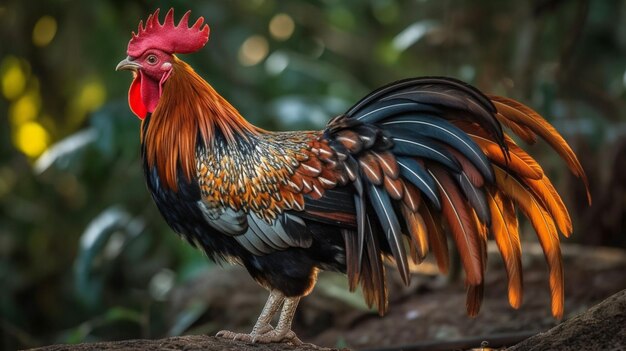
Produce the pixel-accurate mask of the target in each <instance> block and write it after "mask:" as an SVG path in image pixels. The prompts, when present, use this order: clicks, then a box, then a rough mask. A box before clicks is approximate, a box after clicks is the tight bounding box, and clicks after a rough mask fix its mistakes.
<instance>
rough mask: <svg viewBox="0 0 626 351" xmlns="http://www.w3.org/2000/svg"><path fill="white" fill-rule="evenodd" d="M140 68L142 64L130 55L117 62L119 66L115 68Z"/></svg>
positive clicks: (129, 69)
mask: <svg viewBox="0 0 626 351" xmlns="http://www.w3.org/2000/svg"><path fill="white" fill-rule="evenodd" d="M140 68H141V65H140V64H138V63H137V62H135V61H133V60H132V59H131V58H130V57H127V58H125V59H123V60H122V61H121V62H120V63H118V64H117V67H115V70H116V71H121V70H128V71H136V70H138V69H140Z"/></svg>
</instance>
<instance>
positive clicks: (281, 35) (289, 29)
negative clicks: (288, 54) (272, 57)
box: [270, 13, 295, 40]
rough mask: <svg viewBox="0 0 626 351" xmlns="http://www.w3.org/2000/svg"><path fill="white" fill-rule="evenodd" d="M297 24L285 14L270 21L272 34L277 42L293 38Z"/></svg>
mask: <svg viewBox="0 0 626 351" xmlns="http://www.w3.org/2000/svg"><path fill="white" fill-rule="evenodd" d="M294 29H295V24H294V22H293V19H291V17H290V16H289V15H287V14H285V13H279V14H277V15H276V16H274V17H273V18H272V20H271V21H270V34H271V35H272V37H274V39H276V40H287V39H289V38H291V35H292V34H293V30H294Z"/></svg>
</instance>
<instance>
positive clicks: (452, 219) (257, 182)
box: [119, 12, 584, 342]
mask: <svg viewBox="0 0 626 351" xmlns="http://www.w3.org/2000/svg"><path fill="white" fill-rule="evenodd" d="M172 16H173V15H172V13H171V12H170V13H168V15H167V16H166V20H165V23H164V24H163V25H161V24H159V22H158V18H157V17H158V13H155V15H154V16H153V17H151V18H149V19H148V21H147V22H146V26H145V28H144V27H142V26H141V25H140V29H139V32H138V35H135V36H133V39H132V40H131V43H130V44H129V50H128V52H129V58H128V59H126V60H125V61H123V62H122V63H120V66H119V67H120V68H122V69H124V68H126V69H132V70H134V71H135V72H136V74H135V81H134V82H133V85H132V86H131V91H130V104H131V108H132V110H133V111H134V112H135V113H136V114H137V115H138V116H139V117H140V118H142V119H143V123H142V133H141V134H142V135H141V139H142V157H143V163H144V170H145V173H146V178H147V183H148V188H149V189H150V191H151V193H152V196H153V198H154V200H155V202H156V204H157V206H158V208H159V210H160V211H161V214H162V215H163V217H164V218H165V219H166V221H167V223H168V224H169V225H170V226H171V227H172V228H173V229H174V230H175V231H176V232H177V233H179V234H181V235H182V236H183V237H184V238H185V239H187V240H188V241H189V242H190V243H192V244H193V245H195V246H197V247H199V248H200V249H202V250H204V251H205V252H206V253H207V255H208V256H209V257H210V258H212V259H214V260H226V261H231V262H236V263H239V264H242V265H243V266H244V267H245V268H246V269H247V270H248V272H249V273H250V274H251V275H252V277H253V278H254V279H255V280H256V281H257V282H259V283H260V284H261V285H262V286H264V287H265V288H267V289H268V290H270V292H271V294H270V298H269V300H268V303H267V305H266V306H265V308H264V310H263V313H262V314H261V316H260V317H259V321H258V322H257V325H256V326H255V328H254V330H253V331H252V333H250V334H235V333H232V332H221V333H220V335H222V336H225V337H235V338H242V339H246V340H250V341H261V342H274V341H294V342H295V341H297V338H296V337H295V335H294V334H293V332H291V331H290V324H291V319H292V317H293V313H294V311H295V308H296V305H297V303H298V300H299V298H300V297H302V296H305V295H307V294H308V293H309V292H310V291H311V289H312V288H313V286H314V284H315V281H316V276H317V272H318V271H319V270H332V271H338V272H343V273H346V274H347V275H348V280H349V285H350V288H351V289H354V288H356V286H357V285H359V284H360V285H361V287H362V288H363V292H364V295H365V299H366V301H367V302H368V304H370V305H376V306H377V308H378V310H379V311H380V312H381V313H382V312H384V311H385V310H386V308H387V306H386V304H387V289H386V278H385V265H384V264H383V261H384V257H391V258H393V259H394V261H395V264H396V265H397V268H398V270H399V272H400V275H401V277H402V278H403V280H404V281H405V282H408V281H409V279H410V277H409V269H408V260H409V259H412V260H414V261H415V262H417V263H419V262H421V260H422V259H423V258H424V257H425V256H426V254H427V253H428V252H429V251H432V252H433V253H434V254H435V257H436V259H437V262H438V264H439V267H440V269H441V270H442V271H443V272H445V271H446V270H447V265H448V246H447V239H446V235H445V229H448V230H449V232H450V233H451V234H452V238H453V239H454V242H455V243H456V245H457V247H458V251H459V253H460V256H461V262H462V264H463V267H464V269H465V272H466V283H467V285H468V305H467V307H468V312H469V313H470V314H475V313H477V312H478V309H479V307H480V300H481V298H482V287H483V283H484V279H483V274H484V270H485V259H486V240H487V237H488V236H492V237H493V238H494V239H495V241H496V243H497V244H498V247H499V248H500V251H501V253H502V256H503V259H504V262H505V265H506V269H507V273H508V276H509V301H510V303H511V305H512V306H514V307H518V306H519V305H520V303H521V299H522V271H521V268H522V267H521V259H520V255H521V249H520V240H519V235H518V224H517V214H516V207H515V205H517V208H518V209H519V210H520V211H521V212H522V213H524V214H525V215H526V216H527V217H528V218H529V219H530V221H531V223H532V225H533V227H534V228H535V230H536V232H537V234H538V238H539V240H540V243H541V245H542V247H543V249H544V252H545V254H546V259H547V262H548V266H549V268H550V287H551V291H552V312H553V314H554V315H555V316H561V315H562V313H563V272H562V266H561V253H560V249H559V238H558V231H557V228H558V230H560V231H561V232H562V233H563V234H564V235H569V234H570V233H571V231H572V226H571V220H570V218H569V215H568V213H567V209H566V208H565V206H564V204H563V202H562V201H561V199H560V197H559V195H558V193H557V192H556V190H555V189H554V187H553V186H552V184H551V183H550V180H549V179H548V178H547V177H546V176H545V175H544V174H543V170H542V169H541V167H540V166H539V165H538V164H537V163H536V162H535V160H534V159H533V158H532V157H531V156H529V155H528V154H527V153H526V152H524V151H523V150H522V149H521V148H520V147H519V146H517V144H516V143H515V142H514V141H513V140H512V139H511V138H510V137H509V136H508V135H507V134H505V133H504V132H503V130H502V125H504V126H506V127H508V128H509V129H510V130H511V131H512V132H514V133H515V134H516V135H517V136H519V137H520V138H521V139H522V140H524V141H525V142H529V143H534V142H535V141H536V139H537V136H539V137H541V138H542V139H545V140H546V141H547V142H549V143H550V145H551V146H553V147H554V149H555V150H556V151H557V152H558V153H559V154H560V155H561V156H562V157H563V158H564V159H565V161H566V162H567V164H568V166H569V167H570V169H571V170H572V172H573V173H574V174H575V175H577V176H579V177H582V178H583V179H584V173H583V170H582V168H581V166H580V164H579V163H578V160H577V159H576V156H575V155H574V154H573V152H572V151H571V149H570V148H569V146H568V145H567V143H566V142H565V141H564V140H563V139H562V137H561V136H560V135H559V134H558V133H557V132H556V130H554V128H552V127H551V126H550V125H549V124H548V123H547V122H546V121H545V120H544V119H543V118H541V116H539V115H538V114H536V113H535V112H534V111H532V110H531V109H529V108H528V107H526V106H524V105H522V104H520V103H517V102H515V101H513V100H509V99H505V98H500V97H487V96H485V95H483V94H482V93H481V92H480V91H478V90H477V89H475V88H473V87H471V86H469V85H466V84H464V83H462V82H460V81H457V80H453V79H449V78H436V77H429V78H416V79H408V80H404V81H400V82H396V83H393V84H390V85H388V86H386V87H383V88H381V89H379V90H377V91H375V92H373V93H371V94H370V95H368V96H366V97H365V98H364V99H362V100H361V101H360V102H359V103H357V104H356V105H355V106H354V107H352V108H351V109H350V110H348V111H347V112H346V113H345V114H343V115H340V116H338V117H336V118H334V119H333V120H331V121H330V122H329V124H328V125H327V127H326V128H325V129H324V130H322V131H308V132H301V131H298V132H269V131H264V130H261V129H259V128H256V127H254V126H252V125H251V124H249V123H248V122H246V121H245V120H244V119H243V118H242V117H241V116H240V115H239V113H238V112H237V110H236V109H235V108H233V107H232V106H231V105H230V104H229V103H228V102H227V101H226V100H224V99H223V98H222V97H221V96H219V94H217V93H216V92H215V91H214V90H213V89H212V88H211V87H210V86H209V84H208V83H206V82H205V81H204V80H203V79H202V78H200V77H199V76H198V75H197V74H196V73H195V72H194V71H193V69H191V68H190V67H189V66H188V65H187V64H185V63H184V62H182V61H181V60H179V59H178V58H176V56H174V55H173V54H174V53H187V52H193V51H196V50H198V49H199V48H200V47H202V46H203V45H204V43H205V42H206V40H207V39H208V28H207V27H206V26H205V27H204V28H200V27H201V25H202V22H201V21H198V22H196V25H194V26H193V27H192V28H190V29H187V18H188V14H186V16H185V18H184V21H181V23H182V24H184V25H182V26H181V24H179V25H178V26H174V24H173V17H172ZM183 29H184V30H187V31H188V32H185V33H187V35H189V33H195V34H193V35H195V36H196V37H194V36H193V35H192V36H191V39H190V38H189V37H187V38H184V39H183V38H182V37H177V36H176V35H174V34H171V33H175V34H176V33H178V32H177V31H181V32H182V31H183ZM168 33H170V34H171V35H170V36H168V35H169V34H168ZM166 34H167V35H166ZM160 35H164V36H163V37H161V36H160ZM155 38H156V39H155ZM194 40H196V42H195V43H194V42H193V41H194ZM179 41H182V42H183V43H182V44H181V43H180V42H179ZM188 42H191V44H189V43H188ZM185 45H187V46H185ZM181 48H182V49H181ZM153 61H154V62H155V63H153ZM151 66H153V67H151ZM407 247H408V251H407ZM281 305H282V313H281V317H280V319H279V321H278V324H277V326H276V329H273V328H272V327H271V326H270V325H269V322H270V321H271V317H272V316H273V315H274V314H275V313H276V312H277V311H278V309H279V308H280V307H281Z"/></svg>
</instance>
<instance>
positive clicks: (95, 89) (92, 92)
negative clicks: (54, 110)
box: [78, 81, 106, 112]
mask: <svg viewBox="0 0 626 351" xmlns="http://www.w3.org/2000/svg"><path fill="white" fill-rule="evenodd" d="M105 99H106V90H105V89H104V86H103V85H102V83H101V82H99V81H93V82H89V83H87V84H85V85H84V86H83V88H82V90H81V91H80V94H79V95H78V104H79V106H80V108H81V109H82V110H84V111H86V112H92V111H94V110H96V109H97V108H99V107H100V106H102V104H103V103H104V100H105Z"/></svg>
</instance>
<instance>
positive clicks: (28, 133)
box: [14, 121, 50, 158]
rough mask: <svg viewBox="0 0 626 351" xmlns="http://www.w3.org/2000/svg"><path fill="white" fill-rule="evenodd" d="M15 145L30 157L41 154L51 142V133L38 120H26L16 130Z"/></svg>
mask: <svg viewBox="0 0 626 351" xmlns="http://www.w3.org/2000/svg"><path fill="white" fill-rule="evenodd" d="M14 140H15V146H16V147H17V148H18V149H19V150H20V151H22V152H23V153H24V154H26V155H27V156H29V157H33V158H34V157H37V156H39V155H41V154H42V153H43V152H44V151H45V150H46V148H47V147H48V143H49V142H50V135H49V134H48V132H47V131H46V130H45V129H44V127H42V126H41V124H39V123H37V122H34V121H33V122H26V123H24V124H22V125H20V126H19V127H18V128H17V129H16V130H15V135H14Z"/></svg>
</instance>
